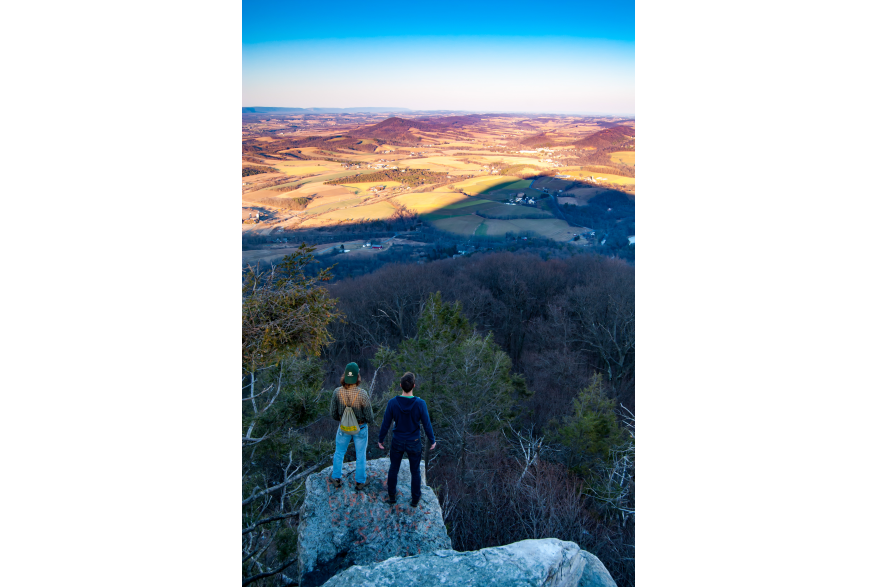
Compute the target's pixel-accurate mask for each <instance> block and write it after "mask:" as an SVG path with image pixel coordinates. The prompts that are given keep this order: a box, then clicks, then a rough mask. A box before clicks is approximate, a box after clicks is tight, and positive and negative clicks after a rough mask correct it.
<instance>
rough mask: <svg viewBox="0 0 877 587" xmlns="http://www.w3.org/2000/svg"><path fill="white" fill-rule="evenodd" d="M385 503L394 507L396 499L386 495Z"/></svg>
mask: <svg viewBox="0 0 877 587" xmlns="http://www.w3.org/2000/svg"><path fill="white" fill-rule="evenodd" d="M386 501H387V503H388V504H390V505H396V498H395V497H390V496H389V495H388V496H387V499H386Z"/></svg>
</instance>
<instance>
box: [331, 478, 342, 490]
mask: <svg viewBox="0 0 877 587" xmlns="http://www.w3.org/2000/svg"><path fill="white" fill-rule="evenodd" d="M329 480H330V481H331V482H332V485H334V486H335V489H341V479H335V478H334V477H329Z"/></svg>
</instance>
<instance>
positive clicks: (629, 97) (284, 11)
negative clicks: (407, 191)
mask: <svg viewBox="0 0 877 587" xmlns="http://www.w3.org/2000/svg"><path fill="white" fill-rule="evenodd" d="M634 28H635V27H634V2H606V1H605V0H604V1H603V2H591V1H590V0H579V1H576V2H565V1H555V0H547V1H544V2H540V1H539V0H531V1H530V2H519V1H517V0H510V1H508V2H502V3H492V2H491V3H484V2H472V1H469V2H460V1H458V0H452V1H444V2H429V3H417V2H397V1H395V0H392V1H388V2H375V3H369V2H348V1H340V2H325V3H320V2H313V1H311V2H308V3H302V2H298V1H286V2H275V1H252V0H244V2H243V30H242V37H243V106H284V107H298V108H307V107H323V108H335V107H350V106H397V107H404V108H411V109H415V110H473V111H517V112H557V113H561V112H576V113H600V114H603V113H605V114H624V115H632V114H634Z"/></svg>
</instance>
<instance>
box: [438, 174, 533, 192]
mask: <svg viewBox="0 0 877 587" xmlns="http://www.w3.org/2000/svg"><path fill="white" fill-rule="evenodd" d="M529 185H530V181H529V180H521V179H519V178H517V177H509V176H505V175H494V176H490V175H486V176H479V177H473V178H471V179H467V180H464V181H461V182H459V183H455V184H454V186H455V187H457V188H460V189H462V190H463V191H464V192H466V193H467V194H483V193H486V192H489V191H493V190H498V189H523V188H526V187H529Z"/></svg>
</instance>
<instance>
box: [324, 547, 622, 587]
mask: <svg viewBox="0 0 877 587" xmlns="http://www.w3.org/2000/svg"><path fill="white" fill-rule="evenodd" d="M411 585H417V586H418V587H439V586H441V587H490V586H495V587H616V585H615V581H613V580H612V577H611V576H610V575H609V572H608V571H607V570H606V567H604V566H603V563H601V562H600V560H599V559H598V558H597V557H595V556H594V555H592V554H590V553H589V552H586V551H584V550H581V549H580V548H579V547H578V545H577V544H575V543H574V542H565V541H562V540H558V539H557V538H543V539H542V540H522V541H520V542H515V543H513V544H509V545H506V546H497V547H494V548H483V549H481V550H476V551H473V552H456V551H453V550H439V551H436V552H433V553H430V554H421V555H417V556H411V557H405V558H391V559H389V560H386V561H384V562H380V563H373V564H369V565H363V566H355V567H353V568H350V569H347V570H346V571H343V572H341V573H339V574H338V575H336V576H335V577H332V578H331V579H329V581H327V582H326V583H325V587H410V586H411Z"/></svg>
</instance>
